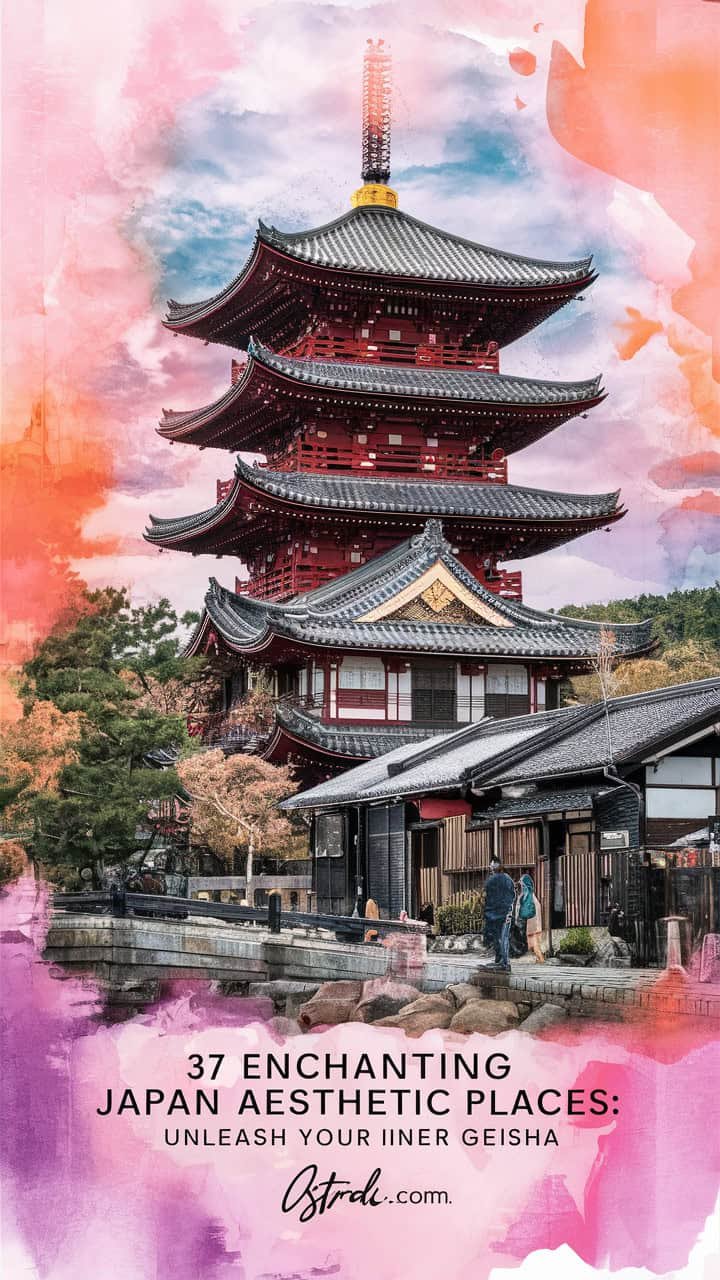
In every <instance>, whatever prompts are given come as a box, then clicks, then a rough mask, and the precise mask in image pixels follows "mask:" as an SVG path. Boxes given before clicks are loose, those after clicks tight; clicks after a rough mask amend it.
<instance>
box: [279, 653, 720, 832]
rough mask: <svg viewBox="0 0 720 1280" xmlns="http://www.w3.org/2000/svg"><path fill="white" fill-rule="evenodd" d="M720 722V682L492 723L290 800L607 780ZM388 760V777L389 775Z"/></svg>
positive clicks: (317, 802)
mask: <svg viewBox="0 0 720 1280" xmlns="http://www.w3.org/2000/svg"><path fill="white" fill-rule="evenodd" d="M715 716H716V717H720V677H716V678H713V679H709V680H700V681H695V682H693V683H690V684H684V685H675V686H672V687H671V688H667V689H655V690H653V691H652V692H649V693H639V694H633V695H631V696H628V697H622V698H611V699H609V701H608V703H607V707H605V706H604V705H603V704H602V703H594V704H592V705H590V706H583V707H565V708H562V709H561V710H559V711H549V712H544V713H542V714H535V715H527V716H518V717H516V718H515V719H512V720H500V721H492V720H484V721H480V722H479V723H478V724H476V725H471V726H469V727H468V728H465V729H460V730H458V731H457V732H455V733H452V734H449V735H448V736H447V737H444V738H442V739H436V740H433V741H431V742H429V743H426V744H425V745H424V746H421V747H417V748H416V749H415V751H408V752H407V754H405V755H403V756H402V757H401V758H395V757H393V756H392V755H391V756H387V757H383V758H382V759H380V760H378V761H376V762H375V763H376V764H377V769H378V773H377V774H376V775H374V776H373V778H372V780H368V781H367V782H365V781H363V780H362V779H360V778H358V777H356V776H355V775H356V770H350V771H349V772H348V773H346V774H344V775H343V777H342V779H339V780H338V781H339V782H342V783H343V784H344V790H343V791H342V792H340V790H339V789H338V788H336V789H334V790H333V792H332V794H330V793H326V792H325V791H324V790H323V786H324V785H325V784H322V785H321V786H319V787H314V788H312V789H311V790H310V791H306V792H304V793H302V794H301V795H300V796H296V797H293V799H292V800H291V801H288V802H286V803H287V805H288V806H290V807H293V808H315V807H320V806H323V805H326V804H337V803H341V802H342V801H343V800H344V801H345V802H347V801H349V800H350V799H352V800H353V801H358V802H368V803H369V802H372V801H379V800H383V799H384V800H387V799H389V798H392V797H394V796H413V795H418V794H423V793H424V792H428V791H430V792H432V791H447V790H451V791H453V790H454V791H457V790H465V789H467V787H469V786H472V787H473V789H474V790H475V791H476V792H481V791H483V790H491V789H493V788H495V787H500V786H507V785H509V784H511V783H516V782H522V781H528V782H530V781H533V782H540V781H550V780H552V779H556V780H557V781H558V782H560V780H561V779H563V778H567V779H568V780H569V779H571V778H573V777H574V776H575V777H577V776H578V775H587V774H596V775H598V776H602V774H603V770H604V769H605V768H608V767H610V768H616V767H618V766H622V765H623V764H626V763H628V762H634V761H638V762H639V761H641V760H642V759H644V758H647V757H650V756H651V755H652V751H653V750H655V749H658V747H659V744H662V743H665V742H667V741H668V740H669V741H673V739H674V735H675V736H676V737H677V738H681V737H682V736H683V734H684V733H686V732H689V731H690V730H691V729H692V728H693V726H697V725H701V726H705V725H706V724H707V725H710V724H711V723H712V718H713V717H715ZM383 762H384V766H385V776H384V777H383V776H382V767H383Z"/></svg>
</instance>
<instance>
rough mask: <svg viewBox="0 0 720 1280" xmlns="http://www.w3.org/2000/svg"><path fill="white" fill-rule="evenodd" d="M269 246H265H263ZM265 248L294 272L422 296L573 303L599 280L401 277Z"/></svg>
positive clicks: (595, 275) (594, 274) (591, 273)
mask: <svg viewBox="0 0 720 1280" xmlns="http://www.w3.org/2000/svg"><path fill="white" fill-rule="evenodd" d="M264 243H266V242H264ZM266 248H267V249H268V250H269V251H270V252H272V253H274V254H276V256H277V257H278V258H279V259H282V260H284V261H285V262H287V263H291V264H292V266H293V268H294V270H295V272H297V269H298V268H305V269H306V270H307V271H308V272H313V273H315V272H319V273H320V274H321V275H322V276H327V277H328V278H329V277H331V276H335V277H338V276H339V277H340V278H341V279H348V280H352V281H358V280H367V281H368V283H369V284H370V285H374V286H377V284H378V283H379V282H382V283H383V284H387V285H388V286H389V287H391V288H402V287H405V288H418V289H421V290H422V291H423V292H431V291H432V290H435V291H436V292H442V293H449V294H454V295H457V294H458V293H462V292H465V293H467V294H471V295H472V296H473V297H477V300H478V301H482V300H483V299H488V300H493V299H504V300H506V301H512V300H513V299H517V301H518V302H524V303H526V302H533V301H542V299H543V298H552V297H558V296H562V295H563V294H566V295H567V298H568V299H570V298H572V297H574V296H575V295H576V294H578V293H581V292H582V290H583V289H588V288H589V287H590V285H592V284H594V283H595V281H596V280H597V278H598V273H597V271H594V270H592V269H590V270H589V271H588V273H587V275H586V276H582V277H581V278H580V279H579V280H562V281H558V282H557V283H555V284H537V283H528V284H507V283H504V284H503V283H501V282H499V281H498V282H496V283H493V284H491V283H489V282H486V283H483V282H480V281H477V280H446V279H444V278H443V277H442V276H420V275H416V276H415V275H399V274H396V273H395V272H392V271H372V270H371V269H370V268H369V267H333V266H329V265H327V264H325V263H320V262H309V261H308V260H307V259H306V258H296V257H294V256H293V254H291V253H287V252H283V250H282V249H280V248H279V246H277V245H275V244H267V243H266Z"/></svg>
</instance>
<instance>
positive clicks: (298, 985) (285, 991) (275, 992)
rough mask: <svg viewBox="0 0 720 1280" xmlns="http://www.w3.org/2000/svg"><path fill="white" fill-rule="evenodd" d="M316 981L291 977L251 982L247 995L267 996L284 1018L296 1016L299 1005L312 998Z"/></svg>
mask: <svg viewBox="0 0 720 1280" xmlns="http://www.w3.org/2000/svg"><path fill="white" fill-rule="evenodd" d="M319 985H320V984H319V983H317V982H297V981H293V980H292V979H291V978H276V979H274V980H273V981H272V982H251V983H250V986H249V988H248V995H251V996H268V997H269V998H270V999H271V1000H272V1002H273V1006H274V1008H275V1011H276V1013H279V1014H284V1016H285V1017H286V1018H296V1017H297V1015H298V1011H299V1009H300V1006H301V1005H303V1004H305V1003H306V1001H308V1000H312V998H313V996H314V995H315V993H316V992H317V990H318V987H319Z"/></svg>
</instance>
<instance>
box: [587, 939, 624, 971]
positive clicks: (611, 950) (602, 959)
mask: <svg viewBox="0 0 720 1280" xmlns="http://www.w3.org/2000/svg"><path fill="white" fill-rule="evenodd" d="M594 962H595V964H596V965H599V966H600V968H601V969H629V968H630V966H631V964H632V956H631V954H630V948H629V946H628V944H627V942H625V940H624V939H623V938H612V937H607V938H605V939H604V940H603V941H602V942H601V943H600V944H599V946H598V949H597V951H596V952H595V961H594Z"/></svg>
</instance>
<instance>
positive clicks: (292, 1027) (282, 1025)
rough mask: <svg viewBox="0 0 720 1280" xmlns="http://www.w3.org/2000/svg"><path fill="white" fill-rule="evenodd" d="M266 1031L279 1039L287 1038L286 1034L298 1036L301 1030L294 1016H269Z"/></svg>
mask: <svg viewBox="0 0 720 1280" xmlns="http://www.w3.org/2000/svg"><path fill="white" fill-rule="evenodd" d="M267 1029H268V1031H270V1032H271V1034H272V1035H274V1036H279V1037H280V1038H281V1039H287V1037H288V1036H299V1035H302V1032H301V1030H300V1028H299V1026H298V1024H297V1022H296V1021H295V1019H294V1018H281V1017H275V1018H271V1019H270V1021H269V1022H268V1024H267Z"/></svg>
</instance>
